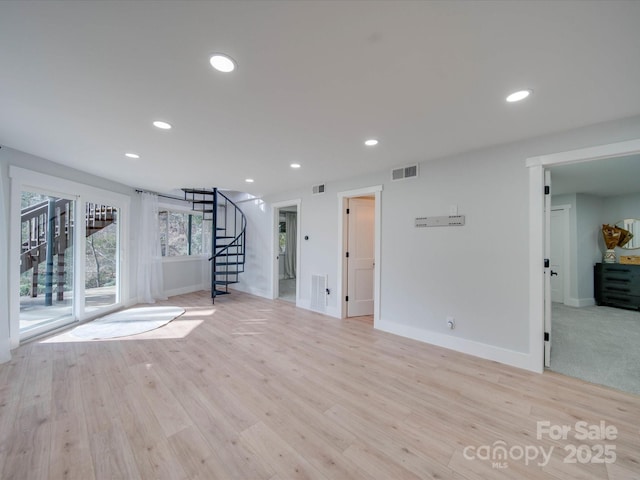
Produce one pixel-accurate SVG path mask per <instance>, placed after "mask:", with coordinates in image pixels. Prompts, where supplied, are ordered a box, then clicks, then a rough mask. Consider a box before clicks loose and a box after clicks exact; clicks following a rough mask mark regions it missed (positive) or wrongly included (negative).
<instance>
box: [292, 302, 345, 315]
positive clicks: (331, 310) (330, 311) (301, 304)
mask: <svg viewBox="0 0 640 480" xmlns="http://www.w3.org/2000/svg"><path fill="white" fill-rule="evenodd" d="M296 307H298V308H304V309H305V310H309V311H311V312H316V313H321V314H322V315H327V316H329V317H334V318H341V317H340V312H339V311H338V309H337V308H336V307H330V306H327V308H326V309H325V311H324V312H320V311H318V310H315V309H313V308H311V300H309V299H305V298H300V299H298V301H297V302H296Z"/></svg>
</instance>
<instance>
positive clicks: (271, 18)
mask: <svg viewBox="0 0 640 480" xmlns="http://www.w3.org/2000/svg"><path fill="white" fill-rule="evenodd" d="M638 25H640V2H637V1H630V2H616V1H602V2H571V1H564V2H539V1H518V2H515V1H514V2H503V1H500V2H493V1H483V2H471V1H469V2H458V1H443V2H438V1H423V2H419V1H409V2H402V1H326V2H317V1H305V2H292V1H282V2H271V1H266V0H265V1H253V2H246V1H234V2H222V1H216V2H213V1H211V2H205V1H200V2H195V1H193V2H183V1H179V2H171V1H164V2H150V1H128V2H116V1H113V2H107V1H103V2H97V1H93V2H90V1H85V2H78V1H71V2H61V1H55V0H49V1H44V2H37V1H28V2H27V1H2V2H0V68H1V74H0V144H3V145H7V146H9V147H12V148H16V149H19V150H22V151H25V152H28V153H32V154H35V155H39V156H42V157H45V158H48V159H50V160H53V161H55V162H59V163H63V164H65V165H69V166H72V167H75V168H78V169H81V170H85V171H88V172H91V173H94V174H97V175H101V176H103V177H107V178H110V179H113V180H116V181H120V182H123V183H125V184H128V185H132V186H136V187H142V188H146V189H150V190H157V191H160V192H166V191H169V190H172V189H174V188H177V187H183V186H218V187H221V188H229V189H234V190H241V191H248V192H249V193H253V194H256V195H259V194H265V193H271V192H275V191H280V190H289V189H291V188H294V187H298V186H311V185H312V184H316V183H320V182H325V181H326V182H331V181H332V180H335V179H338V178H345V177H351V176H357V175H360V174H363V173H366V172H371V171H377V170H383V169H387V168H390V167H391V166H399V165H403V164H410V163H414V162H418V161H427V160H430V159H433V158H437V157H441V156H443V155H447V154H452V153H457V152H462V151H466V150H470V149H474V148H479V147H485V146H490V145H494V144H498V143H504V142H510V141H515V140H519V139H523V138H527V137H533V136H538V135H542V134H546V133H550V132H556V131H561V130H565V129H570V128H575V127H578V126H581V125H587V124H593V123H597V122H600V121H606V120H611V119H615V118H622V117H627V116H632V115H637V114H640V95H639V94H638V85H640V62H639V61H638V52H640V29H639V28H638ZM213 52H224V53H227V54H229V55H231V56H232V57H233V58H234V59H236V60H237V62H238V69H237V71H236V72H234V73H232V74H220V73H218V72H215V71H214V70H213V69H211V67H210V66H209V64H208V58H209V56H210V54H211V53H213ZM521 88H531V89H533V90H534V94H533V96H532V97H530V98H529V99H527V100H526V101H524V102H522V103H519V104H507V103H506V102H505V101H504V98H505V96H506V95H507V94H508V93H510V92H512V91H514V90H517V89H521ZM155 119H163V120H166V121H169V122H170V123H172V124H173V125H174V128H173V130H171V131H170V132H162V131H158V130H156V129H154V127H152V126H151V122H152V120H155ZM369 137H376V138H378V139H379V140H380V144H379V145H378V146H377V147H375V148H369V147H365V146H364V145H363V141H364V140H365V139H366V138H369ZM127 151H134V152H137V153H139V154H140V155H141V156H142V158H141V159H139V160H129V159H126V158H125V157H124V153H125V152H127ZM518 161H522V162H524V159H519V160H518ZM291 162H299V163H301V164H302V168H301V169H299V170H297V171H294V170H292V169H290V168H289V166H288V165H289V164H290V163H291ZM246 177H251V178H254V179H255V183H253V184H246V183H244V179H245V178H246Z"/></svg>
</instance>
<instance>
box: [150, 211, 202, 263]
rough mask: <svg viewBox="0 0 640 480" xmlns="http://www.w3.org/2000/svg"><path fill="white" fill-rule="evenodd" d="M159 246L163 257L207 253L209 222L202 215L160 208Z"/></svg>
mask: <svg viewBox="0 0 640 480" xmlns="http://www.w3.org/2000/svg"><path fill="white" fill-rule="evenodd" d="M158 220H159V222H160V248H161V251H162V256H163V257H181V256H188V255H207V254H209V253H210V252H211V236H210V230H211V222H210V221H207V220H204V219H203V218H202V215H198V214H192V213H182V212H175V211H170V210H161V211H160V212H159V215H158Z"/></svg>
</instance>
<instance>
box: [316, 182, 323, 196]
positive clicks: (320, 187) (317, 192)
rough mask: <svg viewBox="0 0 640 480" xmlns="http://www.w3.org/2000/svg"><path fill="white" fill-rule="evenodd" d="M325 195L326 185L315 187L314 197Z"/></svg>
mask: <svg viewBox="0 0 640 480" xmlns="http://www.w3.org/2000/svg"><path fill="white" fill-rule="evenodd" d="M323 193H324V183H322V184H320V185H314V186H313V194H314V195H322V194H323Z"/></svg>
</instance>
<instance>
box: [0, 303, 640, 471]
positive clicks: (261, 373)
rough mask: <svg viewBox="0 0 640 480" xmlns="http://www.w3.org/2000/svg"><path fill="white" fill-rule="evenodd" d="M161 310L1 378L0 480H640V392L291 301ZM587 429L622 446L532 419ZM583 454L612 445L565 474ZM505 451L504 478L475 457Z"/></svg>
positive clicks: (63, 344) (28, 359)
mask: <svg viewBox="0 0 640 480" xmlns="http://www.w3.org/2000/svg"><path fill="white" fill-rule="evenodd" d="M167 304H173V305H180V306H183V307H185V308H186V310H187V312H186V313H185V315H183V316H182V317H180V318H178V319H176V320H174V321H173V322H171V323H170V324H169V325H167V326H165V327H163V328H161V329H158V330H156V331H153V332H148V333H145V334H142V335H138V336H135V337H130V338H128V339H120V340H109V341H92V342H87V341H77V340H75V341H74V340H73V339H72V337H71V336H70V335H69V334H68V333H67V334H65V335H59V336H57V337H53V338H50V339H48V340H46V341H40V342H33V343H30V344H27V345H25V346H23V347H20V348H19V349H17V350H16V351H14V352H13V360H12V361H11V362H10V363H7V364H4V365H0V478H2V479H3V480H8V479H18V480H25V479H64V478H73V479H82V480H90V479H94V478H96V479H115V478H120V479H137V478H143V479H160V478H168V479H207V480H211V479H250V480H252V479H271V480H278V479H279V480H284V479H289V478H318V479H351V478H374V479H391V480H396V479H426V478H441V479H444V478H455V479H469V480H472V479H473V480H475V479H478V480H479V479H482V480H486V479H493V478H496V479H514V478H523V479H537V478H549V479H563V480H564V479H598V480H602V479H612V480H613V479H615V480H621V479H624V480H626V479H638V478H640V397H638V396H634V395H631V394H625V393H621V392H617V391H614V390H610V389H607V388H605V387H599V386H595V385H591V384H587V383H584V382H582V381H580V380H576V379H572V378H568V377H563V376H561V375H558V374H555V373H551V372H549V373H545V374H544V375H536V374H532V373H528V372H525V371H522V370H518V369H515V368H510V367H506V366H503V365H500V364H497V363H494V362H490V361H484V360H480V359H477V358H474V357H469V356H466V355H462V354H459V353H455V352H452V351H449V350H445V349H441V348H436V347H433V346H430V345H427V344H424V343H419V342H416V341H412V340H408V339H404V338H400V337H396V336H394V335H390V334H386V333H382V332H378V331H375V330H373V329H372V327H371V325H370V323H368V322H366V321H365V322H363V321H353V320H351V321H349V320H345V321H340V320H336V319H333V318H329V317H325V316H322V315H318V314H315V313H312V312H308V311H305V310H300V309H296V308H295V307H294V306H293V305H291V304H289V303H288V302H282V301H268V300H264V299H260V298H257V297H252V296H249V295H246V294H241V293H233V294H232V295H229V296H226V297H221V298H219V299H218V300H217V301H216V305H215V306H212V305H211V303H210V299H209V296H208V294H207V293H206V292H202V293H197V294H189V295H183V296H179V297H173V298H171V299H170V302H167ZM581 420H584V421H586V422H587V423H588V424H600V422H601V421H604V422H606V425H613V426H615V427H616V428H617V430H618V434H617V438H616V439H615V440H597V439H596V440H585V441H579V440H576V439H575V438H574V434H575V431H572V432H571V433H570V434H569V436H568V439H567V440H552V439H550V438H549V436H548V435H543V437H542V438H541V439H538V438H537V436H536V433H537V432H536V422H537V421H548V422H550V424H552V425H555V424H558V425H569V426H571V427H572V428H573V427H574V426H575V424H576V422H578V421H581ZM500 442H503V443H500ZM581 444H585V445H586V447H584V448H583V449H582V457H579V458H581V459H583V460H584V459H585V458H586V456H585V455H586V454H589V456H591V455H593V456H594V457H597V458H600V459H602V458H603V457H602V456H600V457H598V455H597V453H598V452H597V449H598V447H597V445H604V444H609V445H613V446H614V447H615V454H616V461H615V462H614V463H608V464H607V463H585V464H581V463H579V462H578V463H573V464H572V463H565V462H564V459H565V458H566V457H567V456H568V455H569V454H570V453H571V452H570V449H571V447H570V446H569V445H574V446H575V447H579V446H580V445H581ZM498 445H502V446H506V448H507V449H509V450H510V451H511V452H512V455H511V456H509V457H508V458H507V460H506V464H504V463H502V464H501V465H492V462H491V460H483V459H479V458H477V456H476V457H473V454H474V453H478V454H479V455H480V456H483V452H484V453H486V450H489V449H491V452H493V451H497V450H496V449H495V447H496V446H498ZM483 446H486V447H484V449H483ZM567 446H569V447H568V448H569V450H566V448H567ZM478 447H480V448H479V449H478ZM527 447H529V450H530V451H533V449H537V450H539V449H540V448H541V447H542V448H544V449H545V451H546V452H548V451H549V449H550V448H551V447H553V451H552V454H551V460H550V461H549V463H548V464H547V465H546V466H544V467H541V466H538V465H537V462H541V461H542V457H539V458H538V459H537V460H536V461H533V462H530V464H529V465H526V462H525V459H524V458H520V459H518V458H517V457H518V456H519V455H518V453H519V452H520V451H522V450H523V449H525V448H527ZM585 448H586V449H587V450H586V452H585ZM592 449H593V450H592ZM465 452H466V453H467V455H466V457H469V458H471V459H467V458H465ZM590 452H593V453H590ZM512 457H515V458H512ZM574 458H575V457H574ZM498 467H502V468H498Z"/></svg>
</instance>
